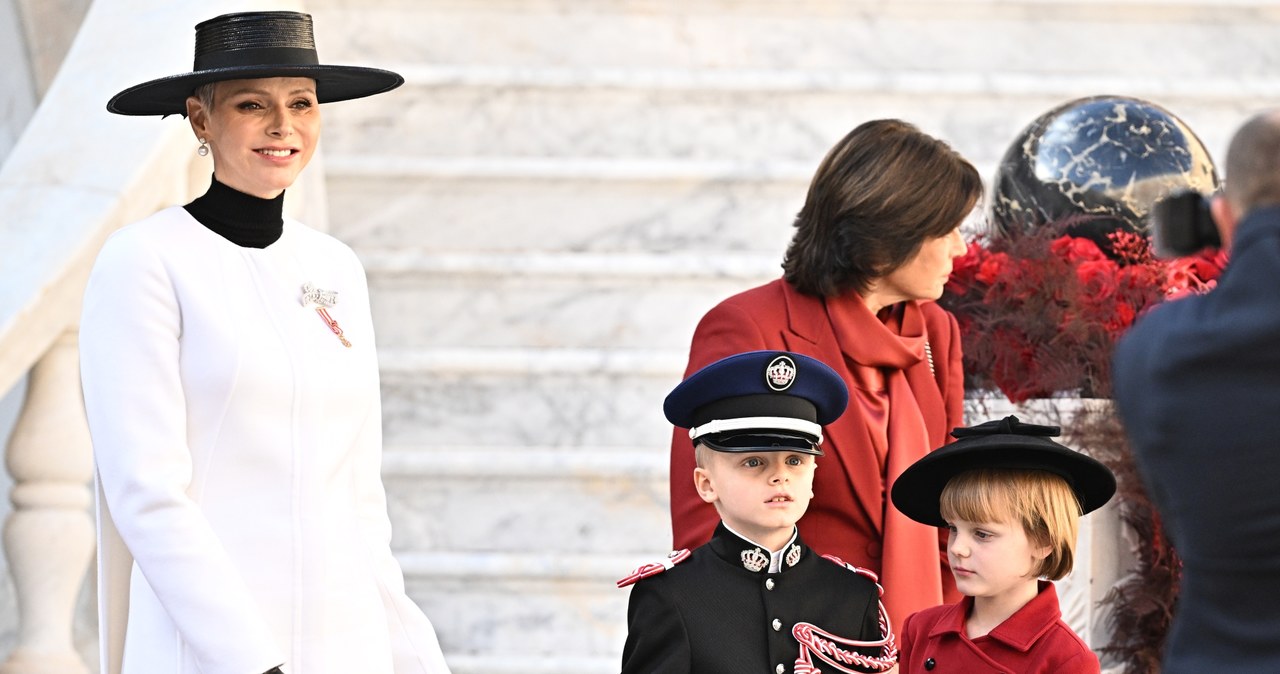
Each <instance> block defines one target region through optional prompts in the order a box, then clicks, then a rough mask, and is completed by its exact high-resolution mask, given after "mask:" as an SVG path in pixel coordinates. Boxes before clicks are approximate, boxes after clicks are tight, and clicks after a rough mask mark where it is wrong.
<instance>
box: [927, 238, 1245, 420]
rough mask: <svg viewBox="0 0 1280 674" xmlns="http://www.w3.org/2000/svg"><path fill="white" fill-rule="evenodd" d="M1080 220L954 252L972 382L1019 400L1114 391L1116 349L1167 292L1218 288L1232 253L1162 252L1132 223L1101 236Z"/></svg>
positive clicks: (951, 298)
mask: <svg viewBox="0 0 1280 674" xmlns="http://www.w3.org/2000/svg"><path fill="white" fill-rule="evenodd" d="M1079 221H1080V220H1079V219H1076V220H1072V221H1063V222H1060V223H1054V224H1049V225H1044V226H1041V227H1038V228H1035V229H1033V230H1031V231H1019V232H1013V233H1010V234H1003V233H1001V234H1000V235H987V236H984V237H982V238H980V239H979V240H978V241H975V242H973V243H970V244H969V247H968V251H967V252H966V253H965V255H964V256H963V257H961V258H958V259H957V260H956V262H955V266H954V268H953V270H952V274H951V280H950V282H949V283H948V284H947V288H946V292H945V294H944V295H943V297H942V299H941V300H939V303H940V304H941V305H942V306H943V307H945V308H947V309H948V310H950V311H951V312H952V313H953V314H955V316H956V319H957V320H958V321H959V323H960V332H961V335H962V338H963V343H964V356H965V357H964V360H965V363H964V367H965V373H966V379H967V381H966V388H968V389H969V390H991V389H992V388H998V389H999V390H1000V391H1001V392H1002V393H1004V395H1005V396H1006V397H1007V398H1008V399H1009V400H1010V401H1011V402H1014V403H1019V402H1022V401H1025V400H1027V399H1029V398H1045V397H1051V396H1054V395H1055V394H1072V395H1078V396H1080V397H1109V394H1110V392H1111V379H1110V359H1111V350H1112V348H1113V347H1114V345H1115V342H1116V340H1117V339H1119V337H1120V336H1121V335H1122V334H1124V332H1125V331H1126V330H1128V329H1129V326H1131V325H1132V324H1133V321H1134V319H1136V318H1137V317H1138V315H1139V314H1141V313H1142V312H1143V311H1146V310H1147V309H1149V308H1150V307H1152V306H1154V305H1155V304H1157V303H1159V302H1160V301H1162V300H1165V299H1168V298H1171V297H1179V296H1182V295H1185V294H1188V293H1193V292H1203V291H1205V290H1207V289H1209V288H1212V287H1213V286H1214V285H1215V283H1216V281H1217V278H1218V275H1219V274H1221V272H1222V269H1223V266H1224V265H1225V262H1226V256H1225V254H1224V253H1220V252H1206V253H1203V254H1201V255H1197V256H1194V257H1189V258H1181V259H1178V260H1174V261H1169V262H1167V261H1163V260H1159V259H1157V258H1156V257H1155V256H1154V255H1153V254H1152V252H1151V246H1150V244H1149V243H1148V241H1147V239H1146V238H1145V237H1143V236H1141V235H1138V234H1135V233H1133V232H1128V231H1115V232H1112V233H1110V234H1108V235H1107V244H1108V245H1107V248H1108V249H1109V250H1107V251H1104V250H1103V249H1102V248H1100V247H1099V246H1098V244H1096V243H1094V241H1093V240H1091V239H1088V238H1084V237H1078V236H1072V235H1071V234H1069V233H1067V232H1068V231H1069V229H1070V227H1071V225H1073V224H1077V223H1078V222H1079Z"/></svg>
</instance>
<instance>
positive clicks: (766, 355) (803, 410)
mask: <svg viewBox="0 0 1280 674" xmlns="http://www.w3.org/2000/svg"><path fill="white" fill-rule="evenodd" d="M848 404H849V389H848V388H847V387H846V386H845V384H844V381H843V380H842V379H841V378H840V375H838V374H836V372H835V370H832V369H831V368H830V367H828V366H827V365H826V364H825V363H823V362H821V361H819V360H815V359H813V358H810V357H809V356H803V355H800V354H798V353H789V352H786V351H748V352H746V353H739V354H735V355H732V356H729V357H727V358H722V359H720V360H718V361H716V362H714V363H711V364H710V365H707V366H706V367H704V368H702V369H701V370H698V371H697V372H694V373H693V374H691V375H689V378H687V379H685V380H684V381H683V382H681V383H680V385H678V386H676V388H675V389H674V390H673V391H671V393H670V395H668V396H667V399H666V401H665V402H664V403H663V406H662V411H663V412H664V413H665V414H666V416H667V420H668V421H670V422H671V423H672V424H674V425H676V426H679V427H681V428H688V429H690V436H691V437H692V438H694V439H695V440H697V441H699V442H703V443H705V444H708V445H710V446H711V447H712V448H714V449H717V450H719V451H740V452H743V451H759V450H793V449H794V450H798V451H805V452H807V453H811V454H821V451H820V450H818V449H817V445H818V444H819V443H821V442H822V430H821V427H822V426H824V425H827V424H829V423H831V422H833V421H835V420H836V419H838V418H839V417H840V415H841V414H843V413H844V410H845V407H846V406H847V405H848Z"/></svg>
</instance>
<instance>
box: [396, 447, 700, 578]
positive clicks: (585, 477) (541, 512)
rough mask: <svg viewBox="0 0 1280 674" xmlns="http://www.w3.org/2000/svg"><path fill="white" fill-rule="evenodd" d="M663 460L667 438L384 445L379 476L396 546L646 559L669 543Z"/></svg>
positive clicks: (467, 551) (665, 470) (665, 461)
mask: <svg viewBox="0 0 1280 674" xmlns="http://www.w3.org/2000/svg"><path fill="white" fill-rule="evenodd" d="M668 428H669V427H668ZM424 439H426V440H431V441H434V437H431V436H426V437H424ZM668 465H669V451H668V445H667V444H665V443H664V444H662V445H660V446H657V445H655V446H650V447H601V448H596V447H567V448H566V447H560V448H553V447H506V448H504V447H488V446H477V445H460V446H453V447H439V446H432V447H393V448H388V449H387V451H386V452H385V453H384V454H383V468H382V473H383V482H384V484H385V485H386V491H387V506H388V511H389V512H390V514H391V518H392V522H393V523H394V524H395V546H396V547H397V548H398V549H405V550H412V549H420V550H437V551H449V552H450V553H493V552H496V551H519V552H525V553H537V552H544V551H547V550H561V551H577V552H586V551H596V552H608V553H610V554H613V555H622V554H636V555H641V556H643V555H646V554H648V555H652V554H654V553H658V552H665V550H663V548H664V547H665V546H669V545H670V543H671V527H670V524H669V517H670V511H669V509H668V508H669V503H670V499H669V496H668V490H669V485H668V481H667V473H668ZM690 479H692V477H690ZM464 522H465V526H459V523H464ZM611 572H613V571H611Z"/></svg>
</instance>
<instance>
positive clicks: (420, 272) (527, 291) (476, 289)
mask: <svg viewBox="0 0 1280 674" xmlns="http://www.w3.org/2000/svg"><path fill="white" fill-rule="evenodd" d="M361 257H362V258H363V259H364V263H365V267H366V269H367V270H368V273H369V287H370V292H371V293H372V303H373V317H374V325H375V327H376V329H377V335H378V344H379V346H380V347H383V348H410V347H429V348H435V347H450V346H457V345H466V346H469V347H476V348H479V347H484V348H489V347H498V348H516V347H527V348H540V347H560V348H633V349H638V348H650V349H653V348H659V349H672V350H680V349H687V348H688V346H689V341H690V339H691V337H692V335H693V330H694V327H695V326H696V325H697V322H698V320H699V319H700V318H701V317H702V315H703V314H705V313H706V312H707V310H709V309H710V308H711V307H713V306H715V304H716V303H718V302H719V301H721V300H723V299H724V298H726V297H728V296H730V295H733V294H735V293H738V292H741V291H743V290H746V289H747V288H751V287H754V286H757V285H760V284H762V283H765V282H767V281H770V280H772V279H774V278H777V277H778V276H779V275H780V274H781V269H780V264H781V260H782V251H781V249H780V250H779V251H778V252H776V253H773V254H769V255H745V254H716V253H712V252H710V251H708V252H704V253H687V254H675V253H670V254H654V255H641V254H632V255H612V254H590V253H566V254H554V253H526V254H523V255H521V254H502V255H471V256H468V255H460V254H443V255H438V254H433V253H431V252H428V251H421V250H417V251H415V250H398V251H386V250H382V251H362V253H361Z"/></svg>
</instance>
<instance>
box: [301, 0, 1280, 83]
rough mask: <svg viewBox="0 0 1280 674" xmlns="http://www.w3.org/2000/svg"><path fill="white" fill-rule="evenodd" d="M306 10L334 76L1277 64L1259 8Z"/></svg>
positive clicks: (332, 2)
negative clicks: (364, 72)
mask: <svg viewBox="0 0 1280 674" xmlns="http://www.w3.org/2000/svg"><path fill="white" fill-rule="evenodd" d="M308 10H309V11H311V12H312V13H313V14H315V15H316V17H317V24H316V32H317V41H318V43H319V44H320V45H321V46H322V48H323V49H324V54H325V55H326V57H327V58H328V59H330V60H335V62H340V59H347V60H350V59H353V58H356V57H359V59H360V62H361V63H371V62H372V63H379V64H386V63H387V62H391V61H395V62H406V61H407V62H410V63H431V64H450V63H462V64H471V65H509V66H528V67H536V66H543V65H565V64H594V65H598V66H608V67H624V68H625V67H658V68H776V67H787V68H796V69H806V70H831V71H846V70H856V71H865V72H876V71H899V72H901V71H917V70H919V71H936V70H944V71H956V70H959V71H970V72H982V71H984V70H988V69H992V68H999V69H1004V70H1012V71H1019V72H1027V73H1043V74H1048V73H1087V72H1095V73H1105V72H1113V71H1117V70H1120V69H1123V70H1124V71H1126V72H1128V73H1132V74H1134V75H1139V74H1143V75H1153V76H1165V75H1169V74H1171V73H1176V74H1178V75H1180V76H1183V77H1197V76H1204V77H1207V78H1213V77H1218V76H1225V77H1247V76H1251V75H1259V74H1261V75H1264V76H1265V75H1267V74H1268V72H1269V71H1270V70H1271V68H1270V64H1271V63H1274V62H1275V60H1276V57H1277V56H1280V43H1278V42H1277V41H1276V40H1275V39H1274V31H1273V27H1272V26H1273V24H1274V22H1275V21H1277V20H1280V7H1277V6H1276V5H1275V4H1274V3H1270V2H1266V1H1265V0H1254V1H1252V2H1241V1H1232V0H1227V1H1226V2H1219V1H1214V0H1199V1H1186V0H1175V1H1172V2H1171V1H1168V0H1165V1H1160V2H1153V1H1150V0H1129V1H1120V2H1105V1H1103V0H1090V1H1088V2H1077V1H1074V0H1023V1H1012V2H1010V1H1006V0H975V1H966V2H955V1H952V0H930V1H923V0H910V1H906V2H893V3H886V2H883V1H882V0H859V1H854V2H843V1H841V0H802V1H800V2H787V3H773V2H765V1H763V0H749V1H745V2H744V1H742V0H693V1H683V0H614V1H612V2H589V1H583V0H579V1H577V2H574V1H566V0H562V1H558V2H537V3H534V2H519V1H515V0H479V1H476V0H465V1H464V0H454V1H453V2H431V3H422V2H419V1H418V0H377V1H376V2H359V3H356V2H350V0H313V1H312V2H310V3H308ZM1224 44H1231V45H1232V49H1224V48H1223V45H1224ZM1237 50H1238V51H1237ZM1238 54H1251V55H1252V56H1251V57H1250V58H1247V59H1241V58H1238V57H1237V56H1236V55H1238Z"/></svg>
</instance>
